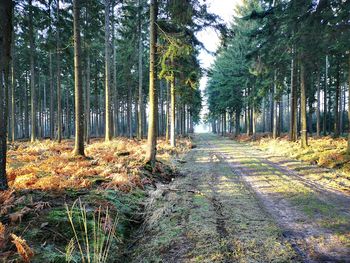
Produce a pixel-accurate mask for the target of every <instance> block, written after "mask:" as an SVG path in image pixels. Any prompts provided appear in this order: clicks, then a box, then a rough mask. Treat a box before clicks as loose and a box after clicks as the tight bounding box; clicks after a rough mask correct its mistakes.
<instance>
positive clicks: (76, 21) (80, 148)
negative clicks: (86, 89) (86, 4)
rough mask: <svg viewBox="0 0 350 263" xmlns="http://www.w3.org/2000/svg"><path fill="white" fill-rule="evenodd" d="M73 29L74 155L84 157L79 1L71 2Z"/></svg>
mask: <svg viewBox="0 0 350 263" xmlns="http://www.w3.org/2000/svg"><path fill="white" fill-rule="evenodd" d="M73 27H74V93H75V148H74V151H73V153H74V155H82V156H84V105H83V98H82V97H83V87H82V72H81V39H80V38H81V37H80V0H74V1H73Z"/></svg>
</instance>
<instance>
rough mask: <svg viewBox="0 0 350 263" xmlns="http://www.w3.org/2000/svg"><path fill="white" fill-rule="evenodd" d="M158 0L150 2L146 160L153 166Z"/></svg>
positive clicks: (155, 129) (155, 122)
mask: <svg viewBox="0 0 350 263" xmlns="http://www.w3.org/2000/svg"><path fill="white" fill-rule="evenodd" d="M157 13H158V8H157V0H151V3H150V52H149V53H150V58H149V60H150V70H149V106H150V112H149V121H148V145H147V153H146V158H145V161H146V162H150V163H151V165H152V166H153V165H154V164H155V161H156V153H157V105H158V102H157V85H156V76H157V73H156V51H157V25H156V21H157Z"/></svg>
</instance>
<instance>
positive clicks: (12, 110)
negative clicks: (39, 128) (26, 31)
mask: <svg viewBox="0 0 350 263" xmlns="http://www.w3.org/2000/svg"><path fill="white" fill-rule="evenodd" d="M13 36H14V34H13V32H12V52H11V53H12V63H11V141H12V142H14V141H15V135H16V134H15V132H16V128H15V110H16V109H15V106H16V102H15V88H16V78H15V56H14V54H15V52H14V50H15V49H14V47H15V45H14V43H15V42H14V37H13Z"/></svg>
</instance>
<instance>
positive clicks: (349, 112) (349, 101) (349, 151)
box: [346, 51, 350, 154]
mask: <svg viewBox="0 0 350 263" xmlns="http://www.w3.org/2000/svg"><path fill="white" fill-rule="evenodd" d="M348 66H349V68H348V88H349V89H348V97H349V98H350V51H349V64H348ZM346 152H347V154H350V99H349V100H348V147H347V149H346Z"/></svg>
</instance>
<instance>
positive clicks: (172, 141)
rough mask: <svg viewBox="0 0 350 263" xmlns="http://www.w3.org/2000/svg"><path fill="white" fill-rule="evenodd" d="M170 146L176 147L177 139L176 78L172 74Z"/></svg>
mask: <svg viewBox="0 0 350 263" xmlns="http://www.w3.org/2000/svg"><path fill="white" fill-rule="evenodd" d="M170 99H171V103H170V105H171V106H170V145H171V146H172V147H175V146H176V139H175V121H176V111H175V110H176V109H175V105H176V89H175V76H174V73H172V76H171V80H170Z"/></svg>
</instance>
